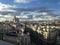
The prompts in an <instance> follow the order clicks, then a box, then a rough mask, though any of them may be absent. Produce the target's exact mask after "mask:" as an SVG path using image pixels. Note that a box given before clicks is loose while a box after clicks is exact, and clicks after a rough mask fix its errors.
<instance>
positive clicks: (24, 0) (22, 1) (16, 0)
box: [14, 0, 35, 3]
mask: <svg viewBox="0 0 60 45" xmlns="http://www.w3.org/2000/svg"><path fill="white" fill-rule="evenodd" d="M32 1H35V0H14V2H16V3H30V2H32Z"/></svg>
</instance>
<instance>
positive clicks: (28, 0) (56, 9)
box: [0, 0, 60, 20]
mask: <svg viewBox="0 0 60 45" xmlns="http://www.w3.org/2000/svg"><path fill="white" fill-rule="evenodd" d="M35 7H37V8H38V7H46V8H48V9H50V10H53V13H55V14H57V15H59V14H60V0H0V20H1V19H2V20H3V19H4V18H6V17H7V16H10V15H11V16H12V15H21V14H22V15H24V14H23V12H22V13H21V14H20V12H19V11H16V10H13V9H10V8H15V9H16V8H35ZM5 8H6V9H5ZM7 8H9V9H7ZM34 13H37V12H34ZM9 14H10V15H9ZM29 14H31V13H30V12H29ZM6 15H7V16H6ZM49 16H50V15H49Z"/></svg>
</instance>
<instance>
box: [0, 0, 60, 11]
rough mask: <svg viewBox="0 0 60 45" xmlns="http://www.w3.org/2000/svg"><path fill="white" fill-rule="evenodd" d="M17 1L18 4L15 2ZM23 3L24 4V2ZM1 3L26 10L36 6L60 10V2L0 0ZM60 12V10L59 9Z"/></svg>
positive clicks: (55, 0)
mask: <svg viewBox="0 0 60 45" xmlns="http://www.w3.org/2000/svg"><path fill="white" fill-rule="evenodd" d="M17 1H19V2H17ZM24 1H25V2H24ZM0 2H1V3H4V4H9V5H16V6H17V7H22V8H26V7H27V8H28V7H36V6H47V7H50V8H54V9H59V8H60V0H33V1H30V0H22V1H21V0H0ZM59 10H60V9H59Z"/></svg>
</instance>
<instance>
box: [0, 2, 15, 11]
mask: <svg viewBox="0 0 60 45" xmlns="http://www.w3.org/2000/svg"><path fill="white" fill-rule="evenodd" d="M14 7H16V6H15V5H9V4H3V3H1V2H0V11H13V10H11V9H10V10H8V8H14Z"/></svg>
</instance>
